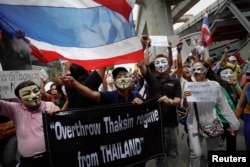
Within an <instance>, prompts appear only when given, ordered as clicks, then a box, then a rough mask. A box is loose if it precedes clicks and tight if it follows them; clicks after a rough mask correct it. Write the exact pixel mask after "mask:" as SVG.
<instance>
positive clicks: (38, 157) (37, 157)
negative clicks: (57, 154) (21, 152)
mask: <svg viewBox="0 0 250 167" xmlns="http://www.w3.org/2000/svg"><path fill="white" fill-rule="evenodd" d="M46 156H47V154H46V153H41V154H37V155H34V156H32V157H23V156H21V159H22V160H24V161H35V160H40V159H44V158H45V157H46Z"/></svg>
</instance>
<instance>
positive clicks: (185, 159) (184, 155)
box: [146, 120, 246, 167]
mask: <svg viewBox="0 0 250 167" xmlns="http://www.w3.org/2000/svg"><path fill="white" fill-rule="evenodd" d="M240 122H241V126H240V131H239V133H238V136H237V151H245V150H246V147H245V139H244V132H243V125H244V122H243V121H241V120H240ZM178 142H179V143H178V144H179V166H178V167H188V166H189V148H188V145H187V134H186V133H185V131H184V126H182V125H179V136H178ZM205 143H206V142H203V150H204V151H203V153H204V155H205V158H203V159H201V167H207V159H206V157H207V151H206V150H207V149H206V144H205ZM224 144H225V143H224ZM146 167H156V165H155V161H154V160H150V161H148V162H147V164H146Z"/></svg>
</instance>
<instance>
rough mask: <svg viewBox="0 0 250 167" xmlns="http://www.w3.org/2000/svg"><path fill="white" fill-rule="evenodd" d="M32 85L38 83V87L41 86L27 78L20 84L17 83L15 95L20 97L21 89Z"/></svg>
mask: <svg viewBox="0 0 250 167" xmlns="http://www.w3.org/2000/svg"><path fill="white" fill-rule="evenodd" d="M32 85H36V86H37V87H38V88H40V87H39V86H38V85H37V84H36V83H35V82H34V81H31V80H27V81H23V82H21V83H20V84H19V85H17V87H16V88H15V91H14V92H15V95H16V97H18V98H19V99H20V94H19V90H20V89H22V88H25V87H28V86H32Z"/></svg>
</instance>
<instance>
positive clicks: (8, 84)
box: [0, 70, 41, 99]
mask: <svg viewBox="0 0 250 167" xmlns="http://www.w3.org/2000/svg"><path fill="white" fill-rule="evenodd" d="M40 75H41V74H40V71H39V70H21V71H0V98H1V99H9V98H16V96H15V94H14V90H15V88H16V86H17V85H18V84H19V83H21V82H23V81H26V80H32V81H34V82H35V83H37V84H38V85H40Z"/></svg>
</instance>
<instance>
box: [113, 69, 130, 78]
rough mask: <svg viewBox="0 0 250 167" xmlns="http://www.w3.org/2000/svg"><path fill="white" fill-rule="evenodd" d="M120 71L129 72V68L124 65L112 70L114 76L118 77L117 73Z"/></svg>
mask: <svg viewBox="0 0 250 167" xmlns="http://www.w3.org/2000/svg"><path fill="white" fill-rule="evenodd" d="M120 71H125V72H128V70H127V69H126V68H124V67H117V68H115V69H114V70H113V71H112V75H113V77H114V78H116V75H117V74H118V73H119V72H120Z"/></svg>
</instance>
